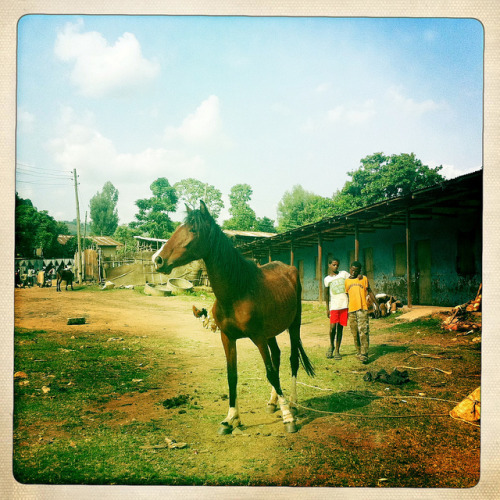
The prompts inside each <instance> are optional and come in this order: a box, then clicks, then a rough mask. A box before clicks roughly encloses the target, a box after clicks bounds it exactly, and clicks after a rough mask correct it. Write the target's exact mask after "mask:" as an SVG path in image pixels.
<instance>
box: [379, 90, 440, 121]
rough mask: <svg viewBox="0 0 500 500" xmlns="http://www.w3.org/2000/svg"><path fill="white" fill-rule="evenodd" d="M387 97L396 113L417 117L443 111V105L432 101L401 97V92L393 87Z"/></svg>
mask: <svg viewBox="0 0 500 500" xmlns="http://www.w3.org/2000/svg"><path fill="white" fill-rule="evenodd" d="M387 97H388V99H389V101H390V102H391V103H392V104H394V105H395V106H396V107H397V109H398V111H402V112H404V113H407V114H411V115H417V116H421V115H423V114H426V113H429V112H432V111H436V110H439V109H443V108H444V107H445V106H446V105H445V103H437V102H436V101H434V100H432V99H426V100H424V101H420V102H418V101H415V100H414V99H412V98H411V97H406V96H405V95H403V93H402V92H401V90H400V89H399V88H397V87H394V86H393V87H390V88H389V90H388V91H387Z"/></svg>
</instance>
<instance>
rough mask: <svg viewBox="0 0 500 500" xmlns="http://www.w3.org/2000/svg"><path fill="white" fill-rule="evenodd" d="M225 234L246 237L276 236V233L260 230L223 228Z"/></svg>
mask: <svg viewBox="0 0 500 500" xmlns="http://www.w3.org/2000/svg"><path fill="white" fill-rule="evenodd" d="M224 233H225V234H227V236H242V237H248V238H270V237H271V236H276V233H263V232H260V231H235V230H233V229H224Z"/></svg>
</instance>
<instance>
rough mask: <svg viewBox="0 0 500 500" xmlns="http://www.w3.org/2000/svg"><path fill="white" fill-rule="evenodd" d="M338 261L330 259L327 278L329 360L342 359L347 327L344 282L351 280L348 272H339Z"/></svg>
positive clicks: (325, 281) (346, 299) (327, 355)
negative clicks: (344, 330) (343, 334)
mask: <svg viewBox="0 0 500 500" xmlns="http://www.w3.org/2000/svg"><path fill="white" fill-rule="evenodd" d="M339 265H340V262H339V260H338V259H334V258H332V259H328V276H325V279H324V283H325V302H326V315H327V317H328V318H330V348H329V349H328V351H327V352H326V357H327V358H332V357H333V358H334V359H336V360H340V359H342V356H341V355H340V344H341V343H342V332H343V329H344V326H347V318H348V314H347V309H348V304H349V302H348V298H347V294H346V293H345V285H344V282H345V280H346V279H347V278H349V273H348V272H347V271H339Z"/></svg>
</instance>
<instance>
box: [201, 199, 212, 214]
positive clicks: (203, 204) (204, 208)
mask: <svg viewBox="0 0 500 500" xmlns="http://www.w3.org/2000/svg"><path fill="white" fill-rule="evenodd" d="M200 212H201V213H202V214H203V215H210V212H209V211H208V208H207V206H206V205H205V202H204V201H203V200H200Z"/></svg>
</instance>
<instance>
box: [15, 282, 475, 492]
mask: <svg viewBox="0 0 500 500" xmlns="http://www.w3.org/2000/svg"><path fill="white" fill-rule="evenodd" d="M77 287H78V285H77ZM211 300H212V299H211V297H208V296H207V297H203V296H202V297H200V296H195V297H151V296H145V295H143V294H141V293H139V292H138V291H134V290H113V291H110V292H109V293H108V292H106V291H98V290H96V289H93V290H86V289H79V290H75V291H73V292H72V291H69V290H68V291H65V290H64V287H63V291H62V292H60V293H58V292H56V290H55V288H42V289H39V288H37V287H35V288H32V289H16V291H15V326H16V327H21V328H26V329H37V330H45V331H48V332H50V331H57V332H59V333H60V334H61V335H68V336H70V335H76V336H78V334H79V333H84V332H87V333H88V332H97V331H98V332H107V334H109V338H110V339H114V338H127V337H134V339H138V338H139V339H140V338H141V337H144V338H145V339H146V338H147V340H148V342H149V343H151V344H153V343H155V341H158V342H160V343H165V342H166V341H167V342H171V344H172V345H175V346H176V347H175V363H174V361H173V360H172V359H170V358H168V357H166V358H164V360H163V361H161V362H163V363H165V368H166V371H168V373H169V376H168V382H166V383H165V386H164V387H159V388H158V389H157V390H154V391H147V392H139V391H138V392H132V393H129V394H127V395H123V396H120V397H119V398H115V399H112V400H111V401H109V402H107V403H106V405H105V407H101V408H95V411H114V410H118V413H117V414H116V418H115V419H114V424H116V425H120V424H124V423H129V422H131V421H137V422H145V421H148V420H151V419H160V421H161V419H164V423H165V426H166V428H168V429H169V431H170V432H171V433H173V434H175V433H177V435H176V436H172V435H171V437H176V438H177V439H178V440H182V441H185V442H188V443H190V447H191V449H192V450H195V451H194V452H195V455H196V457H197V458H195V457H193V460H195V459H196V460H198V462H196V464H193V468H197V469H198V471H203V468H204V467H208V465H207V464H210V467H213V468H212V469H211V473H213V474H217V473H218V472H219V473H223V472H225V473H227V472H233V473H234V474H235V475H237V474H238V471H240V472H241V471H242V470H243V471H248V468H249V460H251V464H252V467H253V473H254V474H256V477H257V478H258V477H260V478H261V481H262V483H264V484H265V481H266V478H271V477H272V478H273V479H272V484H283V483H284V484H289V485H294V484H300V485H302V486H308V485H332V484H333V485H344V486H356V485H362V484H363V483H362V481H363V478H360V481H361V483H353V482H352V481H351V478H350V477H349V467H350V466H349V465H347V464H346V463H344V464H341V465H339V464H338V463H337V464H335V462H334V461H333V460H332V461H330V462H328V461H327V459H325V454H328V455H329V456H331V457H334V456H336V457H337V458H338V459H339V460H341V461H342V460H345V461H347V460H348V458H346V457H347V453H348V452H349V453H352V452H353V451H355V452H358V453H359V454H360V455H361V456H362V455H363V454H366V453H369V454H371V456H372V457H374V458H373V459H374V460H379V461H380V465H379V473H378V479H374V478H373V477H370V478H365V483H364V484H366V485H367V486H391V485H394V482H393V484H391V480H390V478H391V477H394V478H395V477H396V475H398V476H401V477H402V476H405V474H406V475H408V477H410V476H411V475H412V474H416V475H417V476H420V480H421V482H420V483H416V485H417V486H422V485H424V484H425V480H422V475H425V474H428V475H429V477H432V480H430V481H427V484H428V485H429V486H439V485H440V484H442V483H441V482H440V481H441V480H445V479H443V478H447V477H448V478H449V477H451V476H456V477H457V481H459V480H460V478H462V480H463V482H462V484H461V485H462V486H472V485H474V484H475V482H476V481H477V479H478V474H479V470H478V469H479V440H478V439H479V438H478V437H476V438H475V440H474V443H475V445H471V446H472V451H471V450H469V453H468V457H467V459H464V460H462V459H461V458H460V456H461V452H462V450H460V449H458V448H454V446H453V445H452V446H451V447H450V446H448V445H447V443H446V440H435V437H433V436H431V434H432V433H433V432H434V430H429V435H428V436H427V438H428V442H426V443H415V442H412V432H411V429H409V428H408V427H406V426H405V423H404V422H401V421H398V422H397V424H393V423H392V422H391V423H386V422H384V423H383V430H382V431H381V432H379V431H377V430H376V429H375V428H373V429H372V430H371V431H366V429H364V430H363V431H362V432H360V428H359V427H358V424H357V423H356V421H354V420H352V419H343V420H341V419H339V418H336V419H334V420H332V417H331V416H330V415H328V412H324V414H322V413H319V414H315V415H311V414H310V413H308V412H304V411H302V413H300V412H299V424H300V425H299V432H298V433H296V434H287V433H286V432H285V431H284V429H283V425H282V424H281V421H280V419H279V412H277V414H274V415H270V414H267V413H266V412H265V402H266V399H264V400H261V399H260V396H259V397H255V394H254V393H252V391H251V389H252V387H254V386H255V385H256V384H257V383H258V384H260V385H262V386H263V387H265V386H266V384H267V382H266V380H265V373H264V369H263V365H262V362H261V361H260V358H259V356H258V352H257V350H256V348H255V346H253V345H252V344H251V343H250V342H249V341H247V340H246V339H243V340H241V341H238V356H239V359H240V357H241V359H242V360H243V362H244V363H247V364H249V365H250V366H251V367H255V372H254V373H253V372H249V371H248V370H247V371H246V372H244V373H240V379H239V385H238V388H239V391H240V392H239V397H240V410H241V412H242V422H243V424H244V425H245V428H244V431H243V435H242V437H235V436H229V437H226V436H218V435H217V424H216V423H215V425H214V421H213V419H208V420H204V419H202V418H199V420H198V422H197V423H196V424H195V425H183V424H177V423H176V422H178V421H179V420H178V418H179V415H176V416H175V419H173V417H172V418H171V419H169V417H168V416H165V409H164V408H163V407H162V406H161V405H159V404H158V403H159V402H161V401H164V400H166V399H168V398H173V397H175V396H178V395H179V394H183V393H188V392H189V393H191V394H197V396H198V401H197V402H198V403H199V404H200V405H202V406H203V407H204V408H205V411H206V412H208V413H213V414H216V415H217V418H218V419H219V421H220V420H222V419H223V418H224V417H225V415H226V413H227V400H226V397H227V396H226V394H227V385H226V384H225V359H224V354H223V349H222V346H221V342H220V338H219V336H218V334H217V333H212V332H210V331H208V330H206V329H203V328H202V325H201V323H200V322H199V320H197V319H196V318H194V316H193V314H192V311H191V306H192V305H193V304H195V305H197V307H200V308H201V307H208V306H209V305H210V304H211ZM80 316H83V317H85V318H86V323H85V324H84V325H67V319H68V318H72V317H80ZM373 328H374V329H375V330H376V328H377V326H376V325H374V326H373ZM282 337H283V341H280V346H281V342H283V343H285V339H286V334H284V335H283V336H282ZM280 338H281V337H280ZM302 340H303V344H304V347H305V349H306V352H308V354H309V356H310V357H311V358H312V360H313V362H314V361H315V358H318V359H319V357H321V363H323V364H321V366H320V369H321V370H322V373H323V374H324V375H325V377H326V376H328V377H330V378H332V377H336V376H338V375H339V374H340V375H344V374H345V382H343V384H344V385H343V386H342V387H343V390H342V394H343V395H344V396H345V395H346V394H348V393H349V383H348V382H349V376H351V377H352V376H354V375H353V374H355V375H356V376H359V374H362V373H363V371H366V370H368V369H378V368H380V366H381V365H375V366H368V367H363V366H362V365H360V364H359V363H356V362H355V361H354V355H353V343H352V339H351V338H350V333H349V332H348V330H347V329H346V331H345V334H344V341H343V352H344V353H345V354H344V358H343V361H342V362H343V363H344V365H335V364H334V363H333V360H331V361H332V362H331V363H329V364H326V361H325V360H323V358H324V352H325V350H326V346H327V342H328V341H327V326H326V317H325V318H321V319H314V318H313V319H310V320H308V319H307V317H305V319H303V326H302ZM391 341H392V340H391V339H390V336H389V335H386V336H384V335H381V336H379V337H377V339H376V342H377V344H379V345H385V342H389V343H390V342H391ZM457 342H458V343H460V342H462V343H467V342H470V340H469V339H465V338H463V339H458V340H457V338H455V339H453V338H452V336H451V335H448V336H440V337H439V346H440V347H441V348H443V349H446V348H447V347H454V348H456V347H457ZM426 343H428V344H429V345H431V344H432V345H434V344H435V343H436V340H435V339H431V338H424V337H422V340H421V344H424V345H425V344H426ZM391 345H392V348H393V349H396V348H397V346H396V345H395V344H394V343H393V344H391ZM282 363H283V368H282V371H286V372H288V371H289V365H288V359H286V358H285V359H282ZM174 364H176V366H174ZM337 366H342V368H337ZM420 373H421V372H420ZM214 374H216V375H217V376H218V377H219V378H220V379H221V384H222V385H221V386H220V389H219V393H218V394H202V393H201V392H200V391H199V390H198V389H197V388H201V387H203V384H204V381H206V379H207V377H211V376H215V375H214ZM441 375H442V374H441ZM299 376H300V377H299V380H301V381H302V382H304V383H307V384H311V385H314V384H318V380H315V379H309V378H308V377H307V376H306V375H305V374H304V371H303V370H301V371H300V373H299ZM412 376H413V374H412ZM479 383H480V381H479V379H475V380H472V381H470V387H472V388H474V384H477V385H479ZM431 385H432V384H430V385H429V389H430V387H431ZM370 389H372V387H370ZM266 390H267V389H266ZM464 390H468V389H464ZM378 393H379V394H384V388H383V387H381V388H380V390H379V392H378ZM465 395H466V394H465ZM320 396H322V394H320ZM320 396H318V398H319V397H320ZM300 397H301V391H300V390H299V398H300ZM266 398H267V396H266ZM338 398H339V399H338V400H339V401H340V400H341V395H340V394H339V395H338ZM311 402H312V403H314V399H312V398H311V399H309V405H311ZM393 407H394V408H396V405H393ZM355 408H356V406H355V405H354V404H352V406H351V409H355ZM450 409H451V407H449V405H448V407H447V410H446V411H449V410H450ZM440 412H441V413H442V408H440ZM301 415H302V416H301ZM186 418H187V416H186ZM438 420H439V422H440V423H439V424H433V425H441V422H443V420H445V419H438ZM446 420H447V421H449V420H450V419H448V418H447V419H446ZM190 424H193V422H191V421H190ZM447 425H453V422H451V424H447ZM463 427H467V426H466V425H465V424H464V425H463ZM445 432H446V431H445ZM465 432H467V433H476V430H474V429H466V430H465ZM477 436H478V431H477ZM402 439H406V443H405V445H404V446H403V447H402V450H405V451H404V452H403V451H401V449H400V448H399V447H400V445H401V441H402ZM242 440H243V441H242ZM420 446H422V447H426V450H425V452H422V450H421V449H420V451H419V452H417V448H418V447H420ZM474 446H475V447H474ZM427 447H428V448H427ZM283 450H285V452H287V453H289V455H290V456H289V457H287V456H285V457H283V456H282V455H281V454H282V453H283ZM194 452H193V453H194ZM401 453H403V455H404V456H403V458H401V460H400V463H399V464H397V465H395V466H394V468H393V469H391V470H390V471H389V470H387V469H389V468H391V467H393V466H392V465H391V467H389V466H388V465H387V463H384V461H385V460H387V459H389V458H390V457H397V456H399V455H401ZM349 456H350V455H349ZM199 457H204V458H203V460H205V462H199V460H201V459H200V458H199ZM292 457H296V458H297V460H298V463H296V464H295V465H293V464H290V462H289V461H290V460H292V459H293V458H292ZM342 457H344V458H342ZM377 457H379V458H377ZM424 457H425V458H424ZM314 460H318V462H319V463H318V464H313V461H314ZM349 460H350V458H349ZM457 461H458V463H457ZM292 465H293V466H292ZM270 471H272V472H270ZM387 478H389V479H387ZM377 481H379V482H378V483H377ZM380 481H383V482H380ZM422 481H423V483H422ZM396 484H397V485H402V483H401V482H396ZM409 485H411V482H410V484H409Z"/></svg>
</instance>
